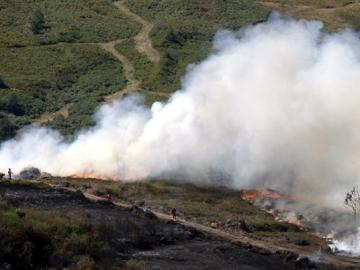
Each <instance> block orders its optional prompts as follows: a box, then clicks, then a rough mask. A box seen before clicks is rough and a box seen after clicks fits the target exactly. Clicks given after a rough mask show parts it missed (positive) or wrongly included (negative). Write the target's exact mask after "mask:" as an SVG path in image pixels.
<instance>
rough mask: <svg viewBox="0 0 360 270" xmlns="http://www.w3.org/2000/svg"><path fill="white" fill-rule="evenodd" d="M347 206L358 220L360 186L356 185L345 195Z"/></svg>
mask: <svg viewBox="0 0 360 270" xmlns="http://www.w3.org/2000/svg"><path fill="white" fill-rule="evenodd" d="M344 203H345V206H346V207H349V208H350V209H351V210H352V211H353V214H354V219H355V222H356V221H357V216H358V214H359V213H360V190H359V186H354V187H353V188H352V189H351V190H350V191H349V192H348V193H347V194H346V197H345V201H344Z"/></svg>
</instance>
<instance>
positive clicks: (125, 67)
mask: <svg viewBox="0 0 360 270" xmlns="http://www.w3.org/2000/svg"><path fill="white" fill-rule="evenodd" d="M122 41H123V40H122V39H119V40H115V41H110V42H107V43H100V44H99V46H100V47H101V48H102V49H104V50H105V51H107V52H109V53H111V54H112V55H113V57H114V58H116V59H117V60H118V61H119V62H121V64H122V72H123V73H124V76H125V78H126V81H127V85H126V87H125V88H123V89H120V90H119V91H117V92H115V93H114V94H111V95H109V96H106V97H105V102H111V101H113V100H115V99H118V98H121V97H122V96H123V95H125V94H128V93H130V92H132V91H135V90H139V89H140V82H139V81H138V80H136V79H135V76H134V66H133V65H132V64H131V62H130V61H129V60H128V59H127V58H126V57H125V56H124V55H122V54H121V53H119V52H118V51H117V50H116V48H115V46H116V45H117V44H119V43H121V42H122Z"/></svg>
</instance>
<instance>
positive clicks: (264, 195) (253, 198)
mask: <svg viewBox="0 0 360 270" xmlns="http://www.w3.org/2000/svg"><path fill="white" fill-rule="evenodd" d="M241 197H242V199H243V200H244V201H247V202H251V203H254V202H261V201H266V200H267V201H273V202H274V201H278V200H281V199H284V200H293V199H294V198H291V197H289V196H286V195H284V194H281V193H280V192H278V191H276V190H273V189H259V190H257V189H252V190H243V192H242V196H241ZM264 210H265V211H266V212H267V213H269V214H271V215H273V216H274V218H275V220H278V221H280V222H287V223H290V224H293V225H296V226H298V227H304V224H303V223H302V222H301V218H300V217H299V216H298V215H295V214H294V215H291V216H289V217H284V216H283V215H281V213H280V212H279V211H278V210H276V209H274V205H273V206H272V207H270V208H267V207H265V208H264Z"/></svg>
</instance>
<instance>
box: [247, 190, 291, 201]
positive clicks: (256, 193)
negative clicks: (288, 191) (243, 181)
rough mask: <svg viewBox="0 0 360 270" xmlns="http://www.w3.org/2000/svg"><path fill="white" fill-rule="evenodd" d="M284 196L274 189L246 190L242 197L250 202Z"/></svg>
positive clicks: (277, 198)
mask: <svg viewBox="0 0 360 270" xmlns="http://www.w3.org/2000/svg"><path fill="white" fill-rule="evenodd" d="M284 198H285V196H284V195H283V194H281V193H280V192H277V191H276V190H273V189H260V190H256V189H252V190H244V191H243V194H242V199H243V200H244V201H248V202H255V201H256V200H264V199H268V200H272V201H277V200H280V199H284Z"/></svg>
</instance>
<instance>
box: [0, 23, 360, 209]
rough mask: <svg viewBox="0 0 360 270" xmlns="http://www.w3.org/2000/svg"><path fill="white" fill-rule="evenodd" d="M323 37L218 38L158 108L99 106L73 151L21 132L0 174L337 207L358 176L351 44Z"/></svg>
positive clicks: (268, 33) (358, 72) (295, 26)
mask: <svg viewBox="0 0 360 270" xmlns="http://www.w3.org/2000/svg"><path fill="white" fill-rule="evenodd" d="M321 29H322V24H321V23H320V22H317V21H293V20H283V19H280V18H273V19H271V20H270V21H268V22H267V23H262V24H258V25H255V26H250V27H247V28H244V29H241V30H239V31H237V32H229V31H222V32H220V33H218V34H217V35H216V37H215V40H214V47H215V52H214V53H213V54H212V55H211V56H209V57H208V58H207V59H206V60H205V61H203V62H202V63H200V64H197V65H194V66H191V67H189V70H188V72H187V74H186V76H185V77H184V78H183V82H182V87H181V90H179V91H177V92H176V93H175V94H173V96H172V97H171V98H170V100H169V101H168V102H167V103H155V104H154V105H153V106H152V108H151V109H147V108H145V107H143V106H142V105H141V104H142V102H141V97H139V96H132V97H129V98H126V99H124V100H122V101H117V102H114V103H113V104H111V105H105V106H103V107H101V108H100V109H99V110H98V112H97V114H96V119H97V125H96V126H95V127H94V128H91V129H90V130H85V131H82V132H81V133H80V134H78V136H77V137H76V139H75V140H74V141H72V142H66V141H64V139H63V138H62V137H61V136H60V135H59V134H58V133H57V132H55V131H53V130H49V129H43V128H32V129H28V130H26V131H24V132H23V133H22V134H21V135H19V136H18V137H17V138H16V139H14V140H10V141H7V142H5V143H4V144H2V146H1V150H0V160H1V164H0V165H1V166H2V167H4V168H7V167H11V168H13V170H14V171H20V170H21V169H22V168H24V167H27V166H29V165H31V166H35V167H39V168H41V169H42V170H43V171H48V172H50V173H53V174H58V175H63V176H66V175H71V174H83V173H94V174H96V175H100V176H104V177H112V176H114V175H116V176H117V177H118V178H119V179H127V180H134V179H146V178H152V177H163V178H165V177H166V178H176V179H186V180H191V181H223V182H224V183H226V184H229V185H233V186H236V187H260V186H266V187H272V188H277V189H279V190H281V191H285V192H292V193H293V194H297V196H300V197H303V198H317V199H318V200H321V201H322V202H324V203H329V202H330V203H331V204H333V205H340V206H342V201H343V196H344V194H345V191H347V190H348V189H349V188H350V187H351V186H352V185H354V184H356V183H357V182H358V181H359V177H360V164H359V162H360V55H359V52H360V50H359V48H360V41H359V38H358V37H357V36H356V34H355V33H353V32H351V31H343V32H340V33H335V34H325V33H323V32H322V31H321Z"/></svg>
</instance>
